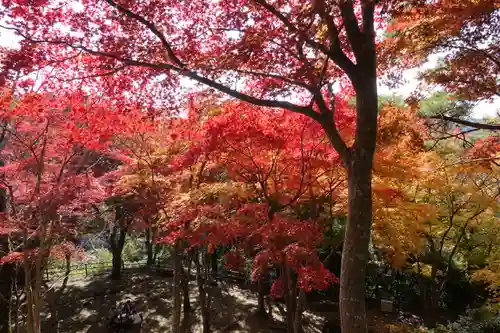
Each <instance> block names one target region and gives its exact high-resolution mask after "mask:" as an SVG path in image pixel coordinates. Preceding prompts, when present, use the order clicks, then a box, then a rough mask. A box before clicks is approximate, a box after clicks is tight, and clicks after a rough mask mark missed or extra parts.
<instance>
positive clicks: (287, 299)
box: [281, 254, 294, 333]
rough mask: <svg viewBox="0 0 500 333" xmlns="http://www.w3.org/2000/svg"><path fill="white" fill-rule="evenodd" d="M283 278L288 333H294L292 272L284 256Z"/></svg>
mask: <svg viewBox="0 0 500 333" xmlns="http://www.w3.org/2000/svg"><path fill="white" fill-rule="evenodd" d="M281 265H282V266H281V269H282V272H281V278H282V279H283V294H284V296H285V306H286V319H285V320H286V332H287V333H294V331H293V309H292V299H291V293H290V283H289V282H290V281H289V278H290V274H289V273H290V272H289V268H288V265H287V264H286V260H285V255H284V254H283V255H282V263H281Z"/></svg>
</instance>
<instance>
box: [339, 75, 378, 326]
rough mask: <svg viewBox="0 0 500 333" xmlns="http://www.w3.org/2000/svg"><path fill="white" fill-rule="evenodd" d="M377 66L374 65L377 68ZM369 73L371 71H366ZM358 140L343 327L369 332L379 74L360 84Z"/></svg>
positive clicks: (353, 155) (351, 167)
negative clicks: (367, 299)
mask: <svg viewBox="0 0 500 333" xmlns="http://www.w3.org/2000/svg"><path fill="white" fill-rule="evenodd" d="M374 69H375V68H373V71H374ZM366 76H368V73H366ZM356 102H357V105H356V108H357V121H356V126H357V129H356V141H355V142H356V143H355V144H354V146H353V147H351V149H350V150H349V153H348V156H347V159H346V164H347V173H348V219H347V225H346V230H345V236H344V246H343V249H342V263H341V269H340V302H339V303H340V314H341V317H340V318H341V325H342V331H343V332H347V333H351V332H352V333H358V332H359V333H364V332H367V329H368V328H367V318H366V307H365V276H366V264H367V263H368V258H369V253H368V246H369V242H370V237H371V225H372V186H371V182H372V164H373V156H374V153H375V141H376V134H377V88H376V77H375V74H374V73H372V77H371V80H368V78H367V79H366V81H365V82H364V83H363V84H359V85H358V90H357V95H356Z"/></svg>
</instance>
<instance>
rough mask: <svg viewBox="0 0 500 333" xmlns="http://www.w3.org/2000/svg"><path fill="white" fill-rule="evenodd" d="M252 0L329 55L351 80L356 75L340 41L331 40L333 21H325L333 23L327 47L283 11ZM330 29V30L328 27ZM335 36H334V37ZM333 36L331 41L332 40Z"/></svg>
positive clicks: (354, 66)
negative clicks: (311, 36) (300, 27)
mask: <svg viewBox="0 0 500 333" xmlns="http://www.w3.org/2000/svg"><path fill="white" fill-rule="evenodd" d="M254 2H256V3H258V4H259V5H261V6H262V7H264V9H266V10H267V11H268V12H270V13H271V14H273V15H274V16H275V17H276V18H278V19H279V20H280V21H281V22H282V23H283V24H284V25H285V27H287V28H288V30H290V31H291V32H293V33H296V34H297V35H298V36H299V37H300V38H301V39H302V40H304V41H305V42H306V43H307V44H309V46H311V47H312V48H314V49H316V50H319V51H321V52H323V53H324V54H325V55H327V56H329V57H330V58H331V59H332V60H333V61H334V62H335V63H336V64H337V65H338V66H339V67H340V68H341V69H342V70H343V71H344V72H345V73H346V74H347V75H348V76H349V78H350V79H351V80H353V79H354V78H355V76H356V65H354V64H353V63H352V61H351V60H350V59H349V58H348V57H347V56H346V55H345V53H344V51H342V48H341V47H340V43H336V42H333V41H335V40H336V39H338V30H337V28H336V27H335V24H334V23H333V20H326V21H325V23H327V25H328V22H330V24H331V23H333V26H330V27H329V34H330V33H331V35H330V44H331V45H330V47H327V46H325V45H323V44H321V43H318V42H316V41H315V40H313V39H311V38H310V37H309V36H307V34H306V33H305V32H304V31H302V30H299V29H298V28H297V27H296V26H294V25H293V24H292V23H291V22H290V20H288V19H287V18H286V17H285V15H283V13H281V12H280V11H278V10H277V9H276V8H274V7H273V6H271V5H270V4H268V3H267V2H266V1H264V0H254ZM331 28H332V30H331V31H330V29H331ZM335 36H336V37H335ZM332 38H333V41H332Z"/></svg>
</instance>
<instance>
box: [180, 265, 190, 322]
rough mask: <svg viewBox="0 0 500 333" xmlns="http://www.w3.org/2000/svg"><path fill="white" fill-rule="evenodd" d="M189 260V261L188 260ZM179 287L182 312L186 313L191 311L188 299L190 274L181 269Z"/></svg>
mask: <svg viewBox="0 0 500 333" xmlns="http://www.w3.org/2000/svg"><path fill="white" fill-rule="evenodd" d="M188 260H190V259H188ZM181 273H182V276H181V285H182V294H183V295H182V300H183V311H184V313H185V314H186V313H188V312H190V311H191V301H190V299H189V278H190V275H191V274H190V272H189V271H188V270H185V269H184V268H183V267H181Z"/></svg>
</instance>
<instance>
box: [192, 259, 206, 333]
mask: <svg viewBox="0 0 500 333" xmlns="http://www.w3.org/2000/svg"><path fill="white" fill-rule="evenodd" d="M200 259H201V261H202V262H201V263H200ZM206 259H207V258H206V255H205V253H203V252H201V253H200V255H199V256H198V257H197V258H196V259H195V265H196V281H197V282H198V293H199V297H200V308H201V318H202V323H203V333H210V307H209V302H208V299H207V291H206V288H207V285H206V281H207V276H206V274H203V272H202V271H203V267H204V266H205V261H206Z"/></svg>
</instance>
